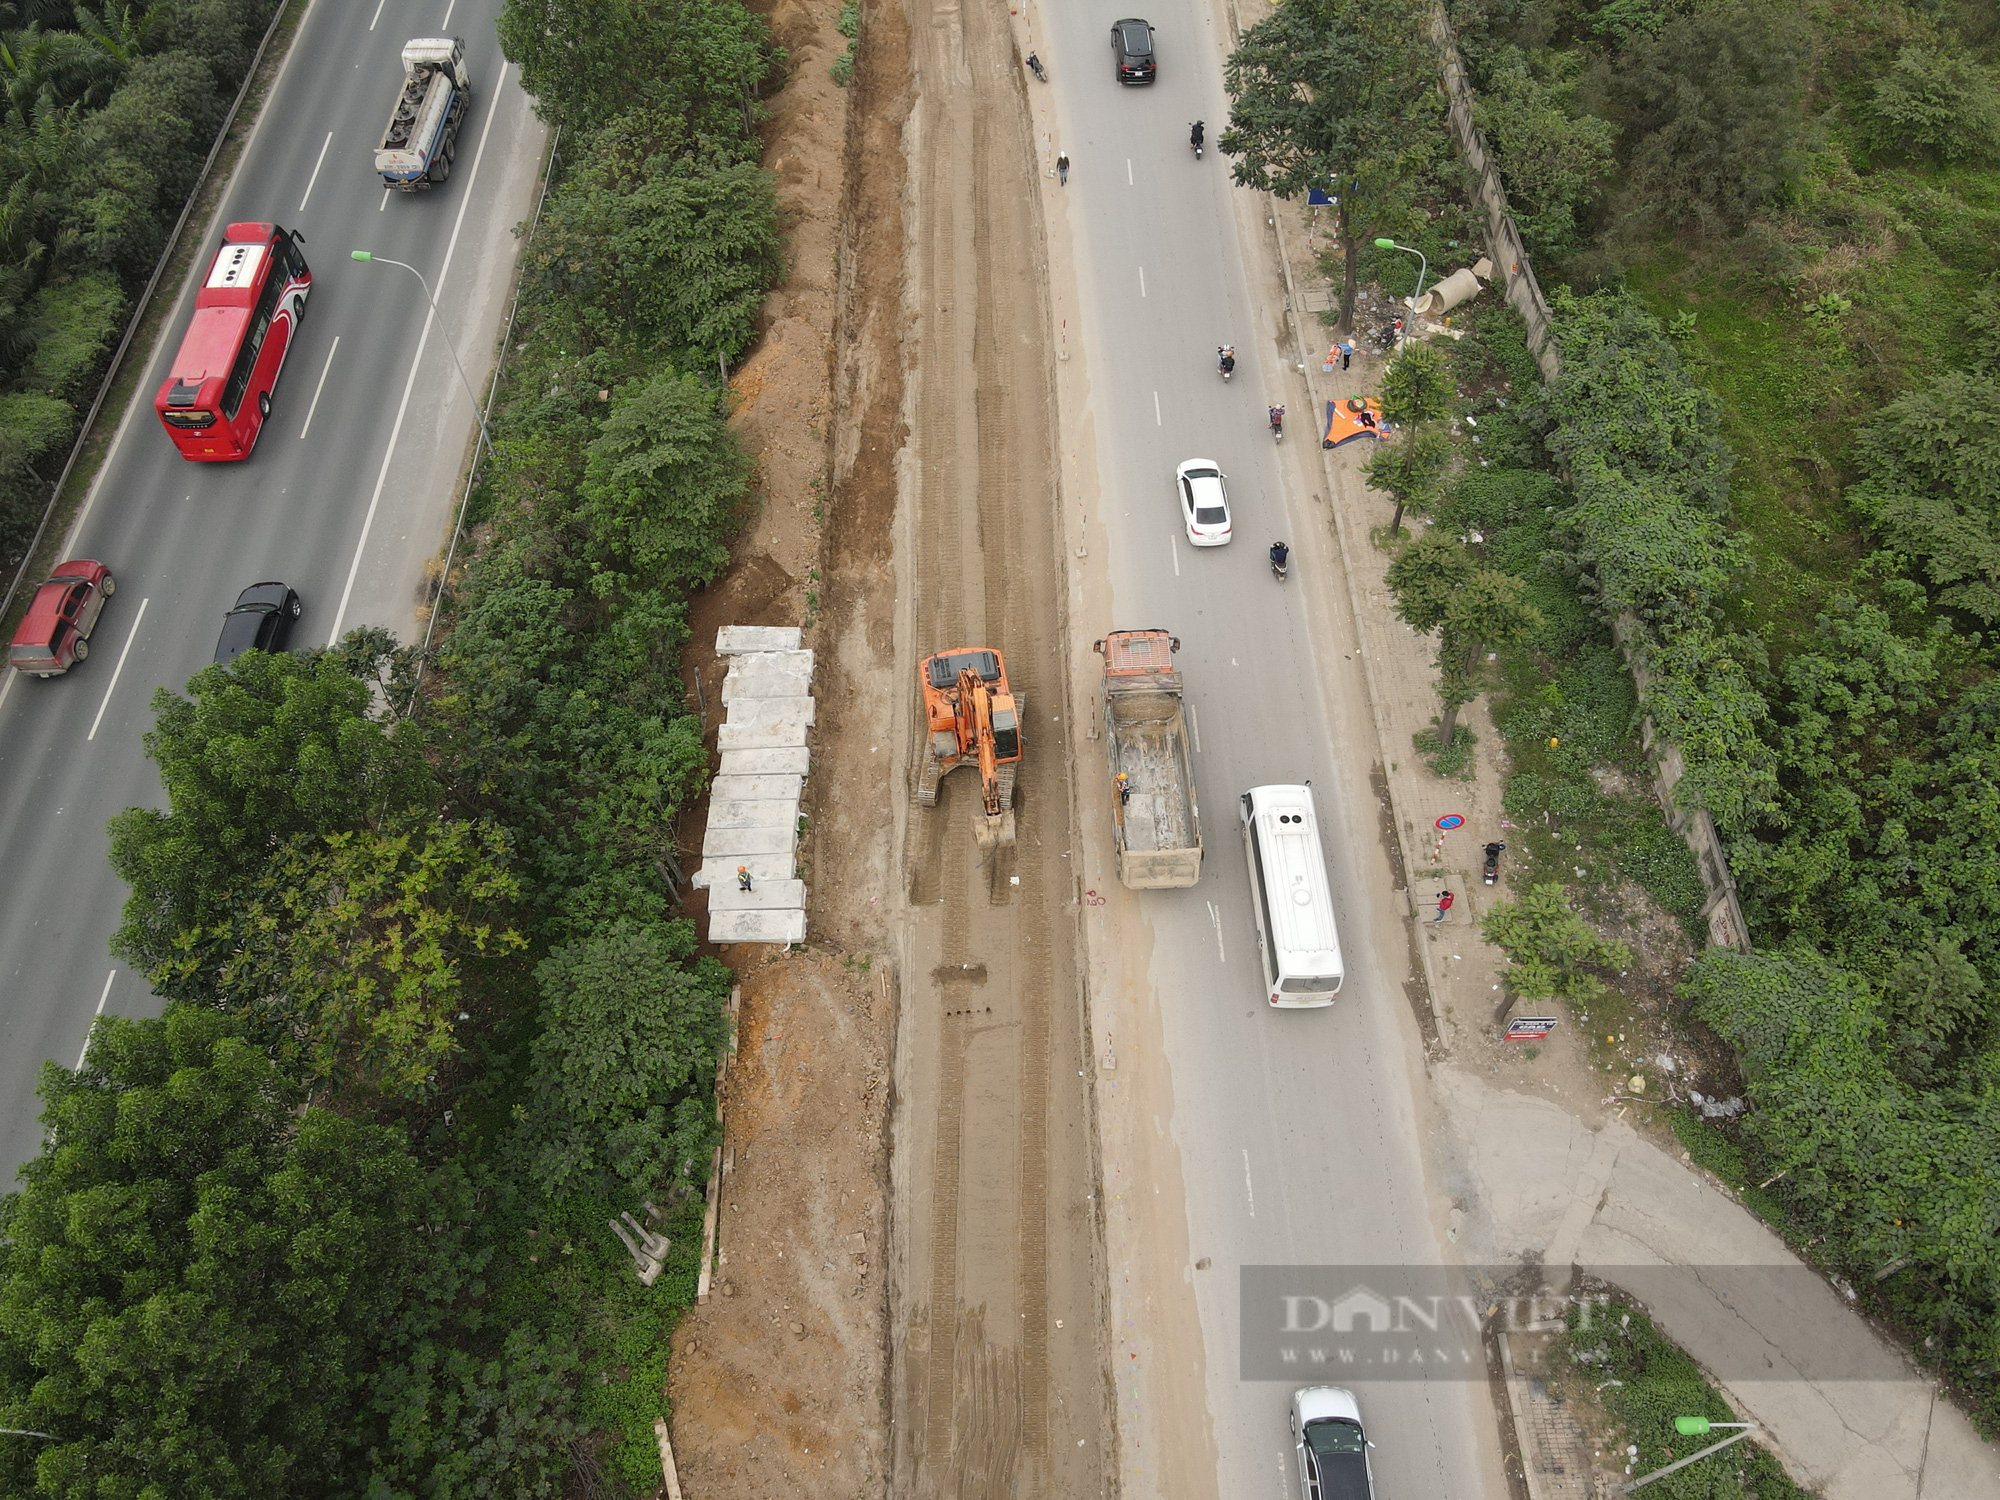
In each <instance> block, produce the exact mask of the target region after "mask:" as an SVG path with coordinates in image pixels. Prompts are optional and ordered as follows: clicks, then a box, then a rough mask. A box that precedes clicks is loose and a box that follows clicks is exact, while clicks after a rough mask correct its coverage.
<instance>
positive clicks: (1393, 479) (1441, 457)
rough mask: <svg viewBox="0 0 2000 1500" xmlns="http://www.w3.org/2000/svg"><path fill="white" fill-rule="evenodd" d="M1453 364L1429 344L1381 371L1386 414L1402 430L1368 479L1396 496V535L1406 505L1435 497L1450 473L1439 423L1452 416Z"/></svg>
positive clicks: (1392, 528)
mask: <svg viewBox="0 0 2000 1500" xmlns="http://www.w3.org/2000/svg"><path fill="white" fill-rule="evenodd" d="M1455 395H1456V392H1455V391H1454V390H1453V388H1452V380H1451V368H1450V366H1449V365H1448V364H1446V362H1445V357H1444V355H1443V354H1441V353H1439V352H1438V351H1437V350H1436V349H1434V348H1432V347H1431V346H1430V345H1429V344H1410V345H1407V346H1406V347H1405V348H1404V350H1403V352H1402V353H1401V354H1399V355H1397V356H1396V358H1395V359H1393V360H1392V361H1390V364H1389V368H1388V369H1386V370H1384V371H1383V372H1382V388H1381V399H1382V415H1383V417H1384V418H1386V419H1387V420H1388V421H1390V422H1392V423H1394V424H1395V425H1396V426H1398V427H1400V428H1402V429H1403V436H1402V439H1401V440H1400V441H1391V442H1390V443H1389V444H1388V445H1387V446H1385V447H1383V448H1381V449H1379V450H1378V451H1377V452H1376V453H1375V455H1374V456H1373V457H1372V458H1371V459H1370V460H1369V462H1368V480H1369V483H1370V484H1373V485H1375V486H1376V487H1377V488H1379V489H1385V490H1387V491H1388V492H1389V493H1390V494H1391V495H1393V496H1394V497H1395V501H1396V514H1395V516H1394V518H1393V519H1392V520H1391V521H1390V522H1389V535H1390V537H1391V539H1394V538H1395V537H1397V536H1399V535H1401V534H1402V530H1403V510H1404V507H1405V506H1407V505H1409V504H1412V503H1415V504H1417V505H1418V506H1420V507H1421V506H1422V505H1423V503H1424V502H1425V501H1427V500H1429V499H1431V498H1433V497H1435V496H1436V494H1437V491H1438V487H1439V485H1440V484H1441V483H1442V482H1443V480H1444V477H1445V475H1446V473H1447V472H1449V470H1450V467H1451V461H1452V445H1451V442H1450V440H1449V438H1447V437H1445V435H1444V434H1442V433H1440V432H1438V431H1437V430H1436V429H1435V426H1434V424H1436V423H1438V422H1441V421H1443V420H1444V419H1445V418H1446V417H1448V416H1450V415H1451V410H1452V404H1453V398H1454V396H1455Z"/></svg>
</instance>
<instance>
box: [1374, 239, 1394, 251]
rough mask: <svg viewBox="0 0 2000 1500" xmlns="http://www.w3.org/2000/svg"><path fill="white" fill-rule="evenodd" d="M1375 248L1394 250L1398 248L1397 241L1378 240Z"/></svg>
mask: <svg viewBox="0 0 2000 1500" xmlns="http://www.w3.org/2000/svg"><path fill="white" fill-rule="evenodd" d="M1375 248H1376V249H1377V250H1393V249H1395V248H1396V242H1395V241H1394V240H1377V241H1376V242H1375Z"/></svg>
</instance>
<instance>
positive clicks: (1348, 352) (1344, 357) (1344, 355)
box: [1339, 339, 1354, 370]
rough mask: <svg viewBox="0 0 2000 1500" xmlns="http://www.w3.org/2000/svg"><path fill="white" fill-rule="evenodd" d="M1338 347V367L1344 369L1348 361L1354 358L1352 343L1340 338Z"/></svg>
mask: <svg viewBox="0 0 2000 1500" xmlns="http://www.w3.org/2000/svg"><path fill="white" fill-rule="evenodd" d="M1339 347H1340V368H1341V369H1343V370H1344V369H1346V368H1347V366H1348V363H1349V362H1350V361H1351V360H1352V359H1353V358H1354V345H1352V344H1351V343H1349V342H1348V341H1347V340H1346V339H1342V340H1341V341H1340V346H1339Z"/></svg>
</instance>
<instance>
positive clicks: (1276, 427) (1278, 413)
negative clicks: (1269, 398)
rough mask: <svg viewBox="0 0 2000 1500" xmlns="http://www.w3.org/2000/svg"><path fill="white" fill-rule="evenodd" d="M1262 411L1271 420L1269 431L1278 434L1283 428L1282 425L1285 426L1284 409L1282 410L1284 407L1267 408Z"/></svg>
mask: <svg viewBox="0 0 2000 1500" xmlns="http://www.w3.org/2000/svg"><path fill="white" fill-rule="evenodd" d="M1264 410H1265V413H1266V415H1268V416H1269V417H1270V419H1271V431H1273V432H1278V431H1280V430H1282V429H1283V427H1284V425H1285V409H1284V407H1282V406H1267V407H1266V408H1264Z"/></svg>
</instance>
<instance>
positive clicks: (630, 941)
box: [522, 919, 731, 1196]
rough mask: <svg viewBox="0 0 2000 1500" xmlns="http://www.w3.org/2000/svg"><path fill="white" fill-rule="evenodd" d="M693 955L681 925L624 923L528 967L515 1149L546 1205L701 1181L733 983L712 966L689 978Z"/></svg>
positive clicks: (690, 935)
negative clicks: (607, 1187) (583, 1192)
mask: <svg viewBox="0 0 2000 1500" xmlns="http://www.w3.org/2000/svg"><path fill="white" fill-rule="evenodd" d="M694 949H695V939H694V928H693V926H692V924H690V923H687V922H637V921H632V920H629V919H627V920H621V921H618V922H614V923H611V924H609V925H607V926H605V927H602V928H600V929H599V930H598V931H596V932H594V933H592V934H591V935H590V936H588V937H585V938H582V939H579V940H578V941H576V942H573V943H570V944H568V945H566V946H564V947H561V948H558V949H557V950H556V951H555V952H554V953H552V954H550V955H549V957H548V958H546V959H544V960H543V961H542V963H541V965H540V967H539V968H537V969H536V971H535V981H536V984H537V985H538V987H539V988H540V990H541V995H542V1009H541V1030H540V1033H539V1034H538V1035H537V1036H536V1038H535V1042H534V1046H533V1049H532V1062H531V1064H530V1071H529V1079H528V1098H529V1103H528V1104H527V1105H526V1106H525V1109H524V1111H523V1115H522V1128H523V1142H522V1147H523V1150H524V1152H525V1158H524V1159H525V1161H526V1167H525V1173H526V1177H527V1179H528V1180H529V1181H532V1182H536V1183H539V1184H541V1186H542V1189H543V1191H545V1192H546V1193H548V1194H550V1195H551V1196H559V1195H562V1194H565V1193H568V1192H571V1191H574V1190H576V1189H577V1188H580V1187H581V1188H586V1189H589V1188H598V1187H601V1186H603V1185H604V1184H605V1183H606V1182H607V1181H608V1182H612V1183H617V1184H620V1185H622V1186H623V1188H624V1189H626V1190H627V1191H629V1192H631V1193H634V1194H637V1195H645V1194H649V1193H653V1194H657V1193H658V1192H659V1191H660V1190H661V1189H662V1188H664V1187H665V1186H666V1184H667V1182H668V1180H672V1181H676V1182H680V1183H686V1182H688V1181H690V1180H692V1181H696V1182H698V1181H700V1180H701V1179H702V1178H703V1177H704V1176H705V1174H706V1172H707V1169H708V1154H709V1150H710V1147H711V1146H712V1145H713V1143H714V1139H715V1109H714V1105H713V1102H712V1100H713V1090H714V1084H715V1061H716V1058H717V1056H718V1055H719V1053H720V1052H721V1048H722V1042H723V1010H722V1007H723V1002H724V1000H725V999H726V997H727V996H728V993H729V985H730V978H731V976H730V974H729V971H728V970H727V969H725V968H723V967H722V965H720V964H718V963H716V962H715V961H714V960H713V959H710V958H703V959H701V960H700V961H698V962H697V963H695V964H694V966H693V967H691V968H690V967H689V966H688V963H687V961H688V960H689V959H690V958H691V957H693V954H694Z"/></svg>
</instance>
